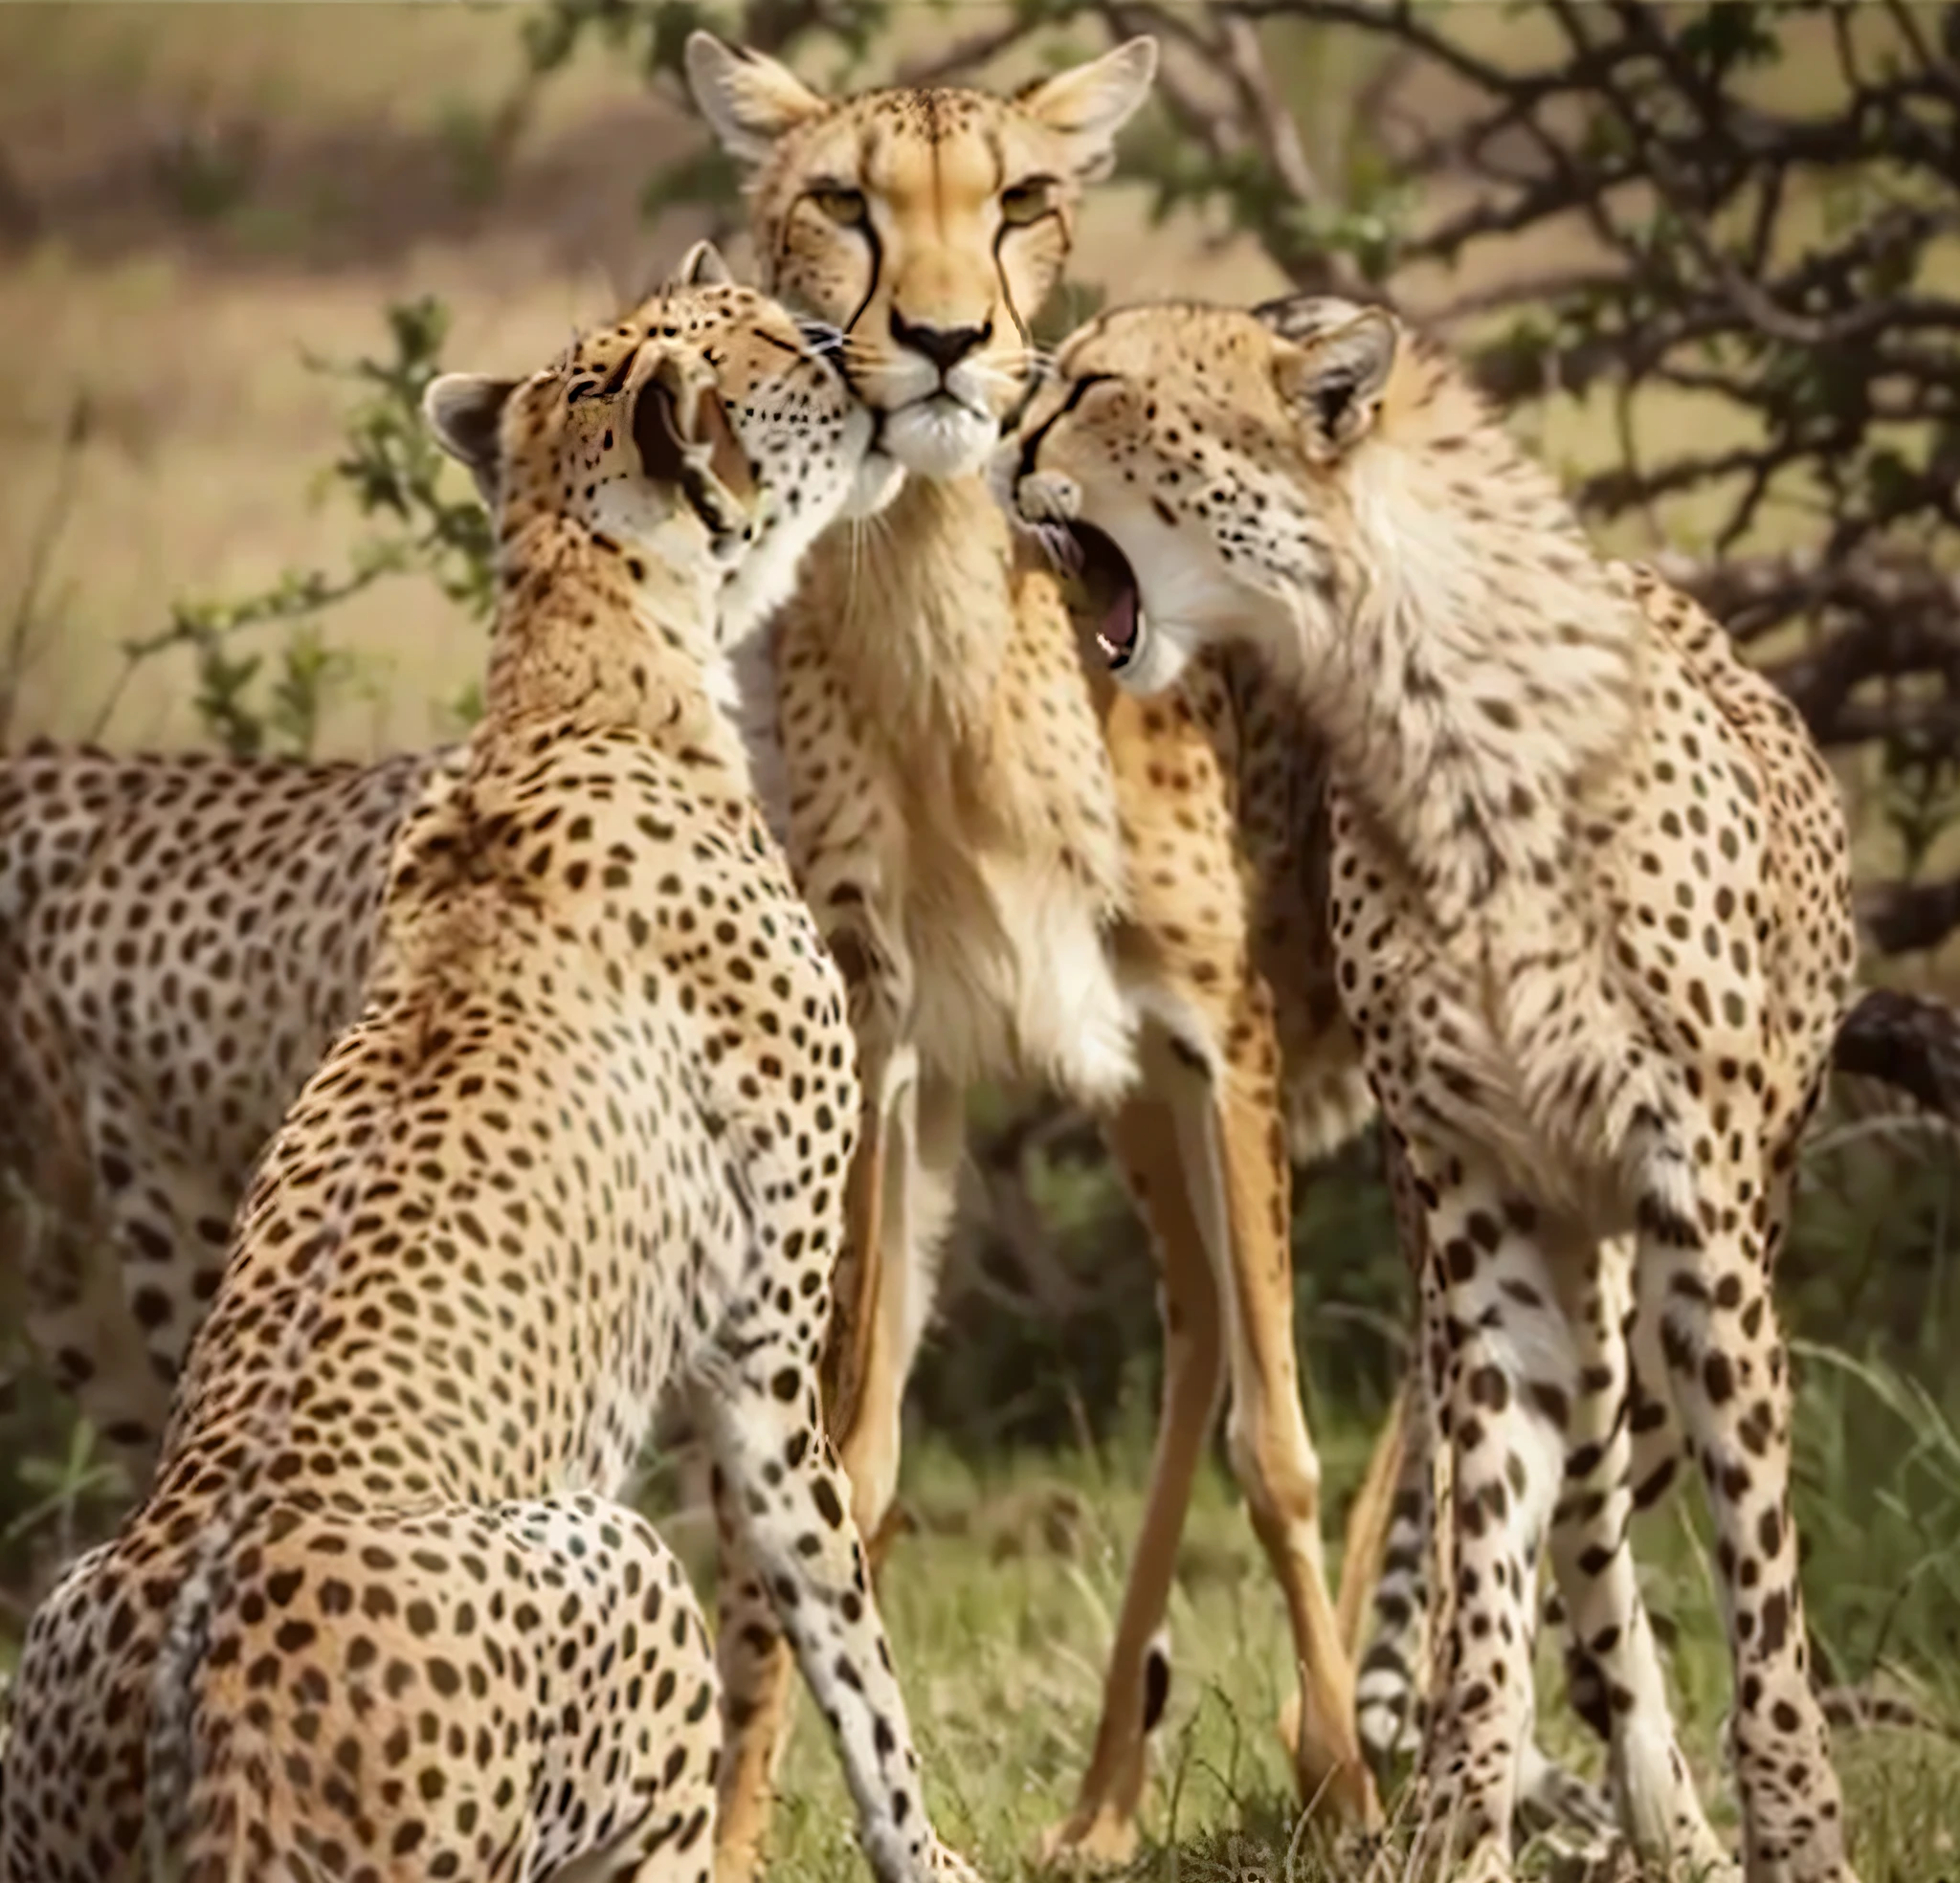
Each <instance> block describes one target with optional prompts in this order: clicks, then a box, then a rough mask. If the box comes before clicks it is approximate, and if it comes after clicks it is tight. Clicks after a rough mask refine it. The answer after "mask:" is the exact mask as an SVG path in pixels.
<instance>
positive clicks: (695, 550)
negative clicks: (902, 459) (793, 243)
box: [424, 243, 898, 647]
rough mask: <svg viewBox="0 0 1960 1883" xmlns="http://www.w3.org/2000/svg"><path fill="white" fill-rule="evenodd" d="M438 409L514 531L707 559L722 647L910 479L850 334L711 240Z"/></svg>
mask: <svg viewBox="0 0 1960 1883" xmlns="http://www.w3.org/2000/svg"><path fill="white" fill-rule="evenodd" d="M424 410H425V411H426V413H427V415H428V417H429V420H430V422H431V424H432V426H433V427H434V431H435V433H436V435H437V437H438V438H439V439H440V440H441V442H442V443H443V445H444V447H445V448H446V449H447V450H449V451H450V452H451V453H452V454H454V455H456V456H457V457H458V458H460V459H461V460H462V461H463V462H464V463H465V464H466V465H468V466H469V467H470V469H471V471H472V473H473V474H474V475H475V476H476V478H477V482H478V487H479V490H481V491H482V493H483V495H484V498H485V499H486V501H488V502H489V503H490V504H491V506H492V508H493V509H494V510H496V511H497V512H498V514H499V517H500V528H501V532H502V534H503V536H504V537H505V538H506V539H508V538H509V537H510V536H511V535H512V533H513V532H515V531H521V530H523V529H525V528H527V527H534V526H539V525H541V523H542V522H543V521H546V520H550V519H554V518H557V519H562V518H564V517H567V516H570V517H574V518H577V519H578V520H579V521H582V522H584V523H585V524H586V525H587V526H589V527H590V529H591V530H592V531H593V533H594V534H595V535H598V536H600V537H603V538H605V539H607V540H609V541H611V542H612V543H617V544H619V545H620V546H621V547H623V548H624V549H626V550H627V551H629V553H630V555H631V556H632V557H633V558H634V559H635V560H639V559H644V564H650V565H653V566H654V567H656V568H658V569H662V570H670V571H671V570H681V571H687V570H693V571H696V572H697V573H698V574H699V576H700V579H701V581H702V585H703V587H704V588H705V591H706V593H707V594H708V595H709V596H710V597H711V598H712V601H713V606H714V614H715V620H716V625H717V642H718V644H719V645H721V646H723V647H727V646H730V645H732V644H733V643H734V642H736V641H738V640H739V639H741V638H742V637H743V636H744V635H746V633H748V632H749V631H751V630H752V629H754V628H755V627H756V626H757V625H759V624H760V623H761V622H762V621H763V620H764V619H766V618H767V617H768V614H769V613H770V612H772V611H773V610H774V609H776V608H778V607H780V606H781V604H782V603H783V602H784V601H786V600H787V599H788V598H789V595H790V593H791V589H792V588H793V587H794V583H795V575H796V568H797V565H798V564H799V562H800V561H801V559H802V557H803V555H804V553H805V552H806V551H807V550H808V549H809V547H810V546H811V544H812V543H813V542H814V541H815V540H816V538H817V536H818V535H819V534H820V533H821V532H822V531H823V530H824V529H825V528H827V527H828V526H829V524H830V523H831V522H832V521H835V519H836V518H837V517H839V516H842V515H857V516H865V515H869V514H871V513H873V512H875V511H876V510H878V509H880V508H881V507H882V505H883V504H884V503H885V502H886V501H888V500H889V498H890V497H891V496H892V495H893V493H894V492H895V491H896V489H897V485H898V474H897V473H896V471H895V468H894V467H893V466H892V464H891V463H890V461H889V460H888V459H885V458H882V457H881V456H880V454H877V453H875V452H874V451H873V449H872V439H873V432H874V426H875V421H874V419H873V416H872V414H871V413H870V412H869V411H868V410H865V408H864V407H863V405H862V404H861V403H860V402H859V401H858V400H857V397H856V396H855V394H854V393H853V392H852V390H851V388H850V385H849V383H848V381H847V380H846V378H845V376H844V373H843V371H842V369H841V367H840V366H839V365H838V362H837V336H836V334H835V330H833V329H830V328H826V327H824V326H822V325H821V324H820V323H817V322H814V321H799V320H796V319H794V318H793V317H792V316H791V314H790V313H789V312H788V311H787V310H786V309H784V308H783V307H781V306H779V305H778V304H777V303H776V302H775V301H773V300H771V299H768V297H767V296H765V295H762V294H759V293H757V292H756V291H755V290H754V289H752V288H746V287H741V286H738V285H736V284H735V283H734V282H732V281H731V280H730V279H729V278H728V275H727V271H726V269H725V267H724V265H723V263H722V260H721V257H720V256H719V255H716V254H715V252H714V250H713V249H712V248H711V247H710V246H709V245H708V244H707V243H700V244H698V245H697V246H696V248H695V249H694V250H693V251H691V252H690V254H689V255H688V258H687V260H686V262H685V263H684V264H683V266H682V269H681V271H680V273H679V276H677V277H676V278H675V279H674V280H673V281H671V282H669V283H668V284H667V285H665V286H664V287H662V288H660V289H659V290H657V292H656V293H654V294H652V295H651V296H649V297H648V298H647V299H645V300H643V301H642V302H641V303H640V304H639V305H638V306H637V307H635V309H634V310H633V312H632V313H631V314H629V315H627V316H626V317H625V318H624V319H623V320H621V321H617V322H615V323H614V324H612V326H610V327H605V328H602V329H600V330H599V331H597V332H595V333H590V334H588V335H586V336H585V337H583V338H582V339H581V340H580V341H579V342H578V343H576V344H575V345H574V346H573V347H572V349H571V350H570V352H569V353H568V354H567V355H566V357H565V358H563V359H562V360H560V361H559V362H558V363H557V364H556V365H554V366H549V367H547V368H546V370H545V371H543V372H540V373H535V374H533V375H532V376H531V377H530V378H529V379H527V380H522V381H513V380H489V379H484V378H481V377H479V376H478V375H474V374H463V373H452V374H446V375H444V376H443V377H442V378H440V379H438V380H436V381H435V382H434V385H432V386H431V388H430V389H429V392H428V395H427V396H426V398H425V401H424Z"/></svg>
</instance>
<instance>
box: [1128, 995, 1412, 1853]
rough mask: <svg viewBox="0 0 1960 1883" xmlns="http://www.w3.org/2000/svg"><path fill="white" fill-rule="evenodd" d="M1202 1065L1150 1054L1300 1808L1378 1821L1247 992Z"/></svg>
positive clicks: (1180, 1055) (1288, 1176)
mask: <svg viewBox="0 0 1960 1883" xmlns="http://www.w3.org/2000/svg"><path fill="white" fill-rule="evenodd" d="M1215 1036H1216V1037H1220V1038H1225V1039H1229V1040H1231V1041H1232V1042H1233V1047H1232V1052H1231V1056H1230V1058H1229V1059H1228V1060H1227V1061H1226V1062H1225V1063H1224V1064H1222V1065H1221V1064H1208V1063H1207V1062H1206V1061H1205V1060H1204V1059H1203V1058H1202V1057H1200V1056H1198V1055H1195V1054H1193V1053H1192V1052H1191V1051H1190V1049H1189V1048H1188V1047H1186V1046H1185V1045H1184V1044H1183V1043H1182V1042H1180V1041H1178V1040H1176V1039H1174V1038H1169V1037H1153V1038H1151V1039H1150V1040H1149V1041H1148V1043H1147V1052H1146V1059H1145V1064H1146V1067H1147V1076H1148V1079H1149V1084H1150V1088H1151V1090H1152V1091H1153V1092H1155V1093H1158V1094H1160V1095H1162V1097H1163V1098H1164V1100H1165V1102H1166V1103H1167V1105H1168V1108H1169V1113H1170V1117H1171V1119H1172V1122H1173V1125H1174V1127H1175V1132H1176V1141H1177V1149H1178V1156H1177V1167H1178V1169H1179V1171H1180V1173H1181V1176H1182V1180H1183V1184H1184V1185H1185V1187H1186V1190H1187V1192H1188V1197H1189V1207H1190V1215H1191V1220H1192V1224H1193V1225H1194V1227H1195V1228H1196V1229H1197V1232H1198V1237H1199V1242H1200V1247H1201V1248H1202V1250H1203V1252H1204V1254H1205V1256H1206V1258H1207V1260H1208V1262H1209V1265H1210V1268H1211V1271H1212V1275H1213V1280H1214V1285H1215V1287H1216V1290H1217V1295H1218V1302H1219V1317H1220V1322H1221V1326H1222V1329H1223V1333H1224V1340H1225V1358H1226V1366H1227V1374H1228V1379H1229V1382H1230V1388H1231V1399H1230V1406H1229V1409H1228V1410H1227V1413H1226V1422H1225V1445H1226V1454H1227V1456H1228V1458H1229V1459H1230V1461H1231V1466H1232V1473H1233V1475H1234V1476H1235V1477H1236V1479H1237V1480H1238V1483H1239V1486H1240V1488H1241V1489H1242V1490H1243V1491H1244V1493H1245V1499H1246V1508H1247V1512H1248V1514H1249V1515H1250V1517H1251V1518H1252V1525H1253V1530H1254V1532H1255V1534H1256V1535H1257V1536H1258V1540H1259V1542H1260V1543H1261V1545H1263V1547H1264V1549H1265V1552H1266V1556H1267V1558H1268V1560H1269V1561H1270V1562H1272V1565H1273V1571H1274V1574H1275V1575H1276V1576H1277V1577H1278V1579H1279V1583H1280V1587H1281V1594H1282V1595H1283V1597H1284V1599H1285V1603H1286V1610H1287V1617H1288V1620H1289V1621H1290V1623H1291V1625H1292V1636H1293V1651H1294V1659H1295V1664H1296V1668H1297V1671H1298V1673H1299V1678H1300V1689H1299V1699H1298V1706H1297V1712H1296V1713H1295V1715H1294V1717H1295V1721H1296V1733H1297V1737H1296V1739H1295V1743H1294V1762H1295V1774H1296V1777H1297V1779H1298V1781H1299V1784H1300V1789H1301V1797H1302V1801H1303V1803H1305V1804H1307V1805H1324V1806H1326V1807H1329V1808H1330V1809H1331V1812H1332V1813H1333V1814H1334V1815H1335V1816H1337V1817H1338V1818H1339V1819H1340V1820H1341V1821H1342V1822H1344V1823H1347V1824H1350V1825H1356V1826H1361V1827H1373V1826H1376V1825H1378V1824H1379V1823H1380V1822H1381V1806H1380V1803H1379V1801H1378V1800H1377V1798H1376V1796H1375V1791H1374V1784H1373V1781H1372V1779H1371V1778H1370V1773H1369V1768H1368V1765H1367V1763H1366V1762H1365V1761H1364V1760H1363V1759H1362V1756H1361V1747H1360V1742H1359V1740H1358V1739H1357V1738H1356V1733H1355V1708H1354V1670H1353V1666H1352V1663H1351V1662H1350V1660H1349V1658H1348V1643H1347V1640H1346V1637H1345V1636H1344V1635H1343V1634H1342V1631H1341V1628H1340V1625H1339V1622H1338V1621H1337V1619H1336V1617H1335V1612H1334V1605H1333V1600H1332V1597H1331V1595H1330V1594H1329V1591H1328V1587H1327V1577H1326V1562H1325V1553H1324V1548H1323V1542H1322V1538H1321V1508H1320V1489H1321V1466H1320V1457H1319V1454H1318V1453H1317V1452H1316V1451H1315V1450H1314V1446H1313V1440H1312V1437H1311V1436H1310V1434H1309V1433H1308V1431H1307V1428H1306V1415H1305V1412H1304V1410H1303V1407H1302V1404H1301V1397H1300V1374H1299V1363H1298V1358H1297V1351H1296V1347H1295V1343H1294V1333H1293V1263H1292V1247H1291V1239H1290V1238H1291V1229H1290V1223H1291V1183H1292V1171H1291V1166H1290V1164H1289V1163H1288V1161H1287V1157H1286V1152H1285V1144H1284V1138H1283V1134H1282V1132H1281V1128H1280V1125H1279V1121H1278V1120H1279V1115H1280V1101H1279V1093H1278V1089H1277V1086H1276V1085H1275V1083H1274V1074H1275V1072H1276V1069H1277V1066H1278V1058H1279V1052H1278V1043H1277V1041H1276V1040H1275V1038H1274V1037H1273V1033H1272V1016H1271V1010H1270V1007H1269V1006H1268V1005H1267V1004H1266V1002H1265V1000H1264V998H1263V993H1262V990H1259V989H1253V988H1248V989H1246V990H1245V998H1243V999H1242V1000H1241V1002H1240V1003H1239V1004H1238V1006H1237V1008H1236V1010H1235V1011H1234V1012H1233V1013H1232V1015H1231V1024H1230V1025H1229V1026H1225V1027H1221V1028H1219V1029H1218V1030H1217V1032H1216V1034H1215Z"/></svg>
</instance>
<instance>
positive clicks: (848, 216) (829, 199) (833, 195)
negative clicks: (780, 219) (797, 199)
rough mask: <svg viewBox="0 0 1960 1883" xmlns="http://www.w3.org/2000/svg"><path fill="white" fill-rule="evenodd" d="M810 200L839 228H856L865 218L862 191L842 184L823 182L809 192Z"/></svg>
mask: <svg viewBox="0 0 1960 1883" xmlns="http://www.w3.org/2000/svg"><path fill="white" fill-rule="evenodd" d="M810 200H811V201H812V202H813V203H814V204H815V205H816V207H817V208H818V209H819V210H822V211H823V213H824V214H825V215H827V216H829V217H830V219H831V220H832V221H833V222H834V223H835V224H836V225H837V226H838V227H839V228H840V229H856V228H857V227H858V226H859V225H860V224H861V223H862V222H863V221H864V219H865V214H866V205H865V202H864V192H863V190H861V189H852V188H848V187H846V186H845V185H843V184H824V185H820V186H819V187H818V188H815V189H813V190H812V191H811V192H810Z"/></svg>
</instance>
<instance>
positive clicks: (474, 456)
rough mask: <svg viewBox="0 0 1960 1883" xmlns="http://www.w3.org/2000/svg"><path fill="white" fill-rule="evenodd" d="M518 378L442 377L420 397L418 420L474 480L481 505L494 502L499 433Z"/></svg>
mask: <svg viewBox="0 0 1960 1883" xmlns="http://www.w3.org/2000/svg"><path fill="white" fill-rule="evenodd" d="M522 385H523V380H521V379H491V378H489V377H488V376H487V375H485V374H483V373H441V374H438V375H437V376H436V377H435V378H434V379H432V380H431V381H430V382H429V389H428V390H427V391H426V392H424V393H423V394H422V416H423V418H424V420H426V421H427V423H428V426H429V429H430V431H431V432H434V434H435V442H436V443H437V444H438V445H440V446H441V447H442V449H443V450H444V451H446V452H447V453H448V454H450V456H451V457H453V458H455V459H456V460H457V463H459V464H461V465H462V466H463V467H464V468H465V469H466V470H467V471H468V472H469V474H470V476H472V477H474V478H475V479H476V480H477V489H478V491H479V494H480V495H481V497H482V498H483V501H484V502H485V503H487V504H490V505H492V506H493V507H494V506H495V504H496V502H497V461H498V428H499V426H500V425H501V423H502V420H503V409H504V407H505V406H506V405H508V404H509V403H510V395H511V394H512V393H513V392H515V391H516V390H517V388H519V387H520V386H522Z"/></svg>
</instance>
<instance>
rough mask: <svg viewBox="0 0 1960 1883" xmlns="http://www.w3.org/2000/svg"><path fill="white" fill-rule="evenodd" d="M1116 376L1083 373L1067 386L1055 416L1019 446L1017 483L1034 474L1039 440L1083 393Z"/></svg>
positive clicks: (1068, 411)
mask: <svg viewBox="0 0 1960 1883" xmlns="http://www.w3.org/2000/svg"><path fill="white" fill-rule="evenodd" d="M1116 377H1117V375H1116V374H1115V373H1084V374H1083V375H1082V377H1081V378H1080V379H1079V380H1077V381H1076V383H1075V384H1074V385H1073V386H1071V387H1070V388H1068V397H1067V398H1066V399H1064V400H1063V401H1062V402H1061V404H1060V406H1059V407H1058V409H1057V410H1056V413H1055V416H1054V417H1053V418H1051V419H1049V420H1048V421H1047V423H1046V424H1044V425H1041V426H1040V427H1038V428H1037V429H1036V431H1035V432H1033V433H1032V434H1031V435H1030V437H1029V439H1028V441H1027V443H1026V444H1024V445H1023V446H1022V447H1021V456H1020V462H1019V463H1018V464H1016V465H1015V466H1014V482H1015V483H1019V482H1020V480H1021V479H1022V478H1023V477H1032V476H1034V475H1035V459H1036V455H1037V454H1039V452H1040V450H1041V441H1042V440H1043V439H1044V438H1046V437H1047V435H1048V434H1049V432H1051V431H1053V430H1054V429H1055V427H1056V426H1058V425H1059V424H1060V423H1061V421H1062V420H1063V419H1065V418H1066V417H1067V416H1068V415H1069V413H1070V412H1072V411H1074V410H1075V409H1076V408H1077V407H1078V406H1079V405H1080V404H1081V402H1082V398H1083V395H1084V394H1085V393H1087V392H1088V391H1089V390H1090V388H1092V387H1097V386H1105V385H1107V384H1108V383H1109V382H1110V381H1111V380H1113V379H1115V378H1116Z"/></svg>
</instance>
